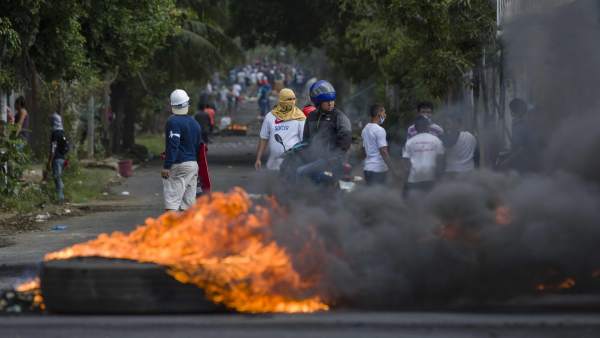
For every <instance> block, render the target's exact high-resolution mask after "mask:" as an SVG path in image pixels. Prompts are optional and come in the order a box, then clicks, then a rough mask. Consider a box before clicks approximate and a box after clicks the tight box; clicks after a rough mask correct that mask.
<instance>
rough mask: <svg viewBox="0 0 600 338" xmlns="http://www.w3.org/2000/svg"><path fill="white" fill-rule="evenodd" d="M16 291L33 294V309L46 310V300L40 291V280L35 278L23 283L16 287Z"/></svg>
mask: <svg viewBox="0 0 600 338" xmlns="http://www.w3.org/2000/svg"><path fill="white" fill-rule="evenodd" d="M15 291H17V292H24V293H33V304H32V307H33V308H39V309H40V310H42V311H43V310H44V309H45V308H46V306H45V305H44V298H43V297H42V292H41V290H40V279H39V278H37V277H36V278H33V279H30V280H28V281H26V282H23V283H21V284H19V285H17V286H15Z"/></svg>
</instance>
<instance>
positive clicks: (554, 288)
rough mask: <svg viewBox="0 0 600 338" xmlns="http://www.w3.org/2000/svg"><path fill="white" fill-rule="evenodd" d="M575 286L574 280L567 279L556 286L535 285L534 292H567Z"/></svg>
mask: <svg viewBox="0 0 600 338" xmlns="http://www.w3.org/2000/svg"><path fill="white" fill-rule="evenodd" d="M574 286H575V279H574V278H572V277H568V278H566V279H565V280H563V281H562V282H560V283H558V284H538V285H536V287H535V288H536V290H538V291H540V292H543V291H559V290H567V289H571V288H573V287H574Z"/></svg>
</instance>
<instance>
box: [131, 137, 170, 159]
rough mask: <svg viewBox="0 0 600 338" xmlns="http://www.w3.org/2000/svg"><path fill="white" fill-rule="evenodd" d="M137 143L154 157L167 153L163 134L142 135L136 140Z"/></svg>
mask: <svg viewBox="0 0 600 338" xmlns="http://www.w3.org/2000/svg"><path fill="white" fill-rule="evenodd" d="M136 142H137V143H138V144H141V145H143V146H144V147H146V149H148V151H149V152H150V154H152V155H153V156H159V155H160V154H161V153H162V152H164V151H165V137H164V135H163V134H142V135H140V136H138V137H137V138H136Z"/></svg>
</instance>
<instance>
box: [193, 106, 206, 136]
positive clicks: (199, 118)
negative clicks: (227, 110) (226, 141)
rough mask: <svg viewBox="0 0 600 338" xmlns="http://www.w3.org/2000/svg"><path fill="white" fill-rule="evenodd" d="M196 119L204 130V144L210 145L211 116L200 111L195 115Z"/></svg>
mask: <svg viewBox="0 0 600 338" xmlns="http://www.w3.org/2000/svg"><path fill="white" fill-rule="evenodd" d="M194 119H195V120H196V122H198V124H199V125H200V128H201V129H202V131H201V132H202V142H203V143H204V144H207V143H208V134H209V133H210V116H209V115H208V113H207V112H206V111H204V110H199V111H198V112H197V113H196V114H195V115H194Z"/></svg>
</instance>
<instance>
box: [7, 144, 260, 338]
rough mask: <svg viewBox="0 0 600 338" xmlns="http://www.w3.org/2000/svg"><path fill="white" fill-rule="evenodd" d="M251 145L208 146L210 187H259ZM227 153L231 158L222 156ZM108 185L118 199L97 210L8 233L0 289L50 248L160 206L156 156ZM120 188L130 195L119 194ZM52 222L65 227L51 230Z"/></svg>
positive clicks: (129, 224) (124, 227)
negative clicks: (129, 176)
mask: <svg viewBox="0 0 600 338" xmlns="http://www.w3.org/2000/svg"><path fill="white" fill-rule="evenodd" d="M255 146H256V142H254V141H253V139H251V138H248V139H246V140H244V139H243V138H226V139H224V140H220V143H219V144H214V145H213V146H211V149H212V150H211V152H213V153H214V154H215V155H214V157H215V159H213V162H212V163H211V162H209V167H210V173H211V179H212V183H213V191H228V190H230V189H231V188H233V187H235V186H241V187H244V188H248V189H249V190H250V192H253V193H260V191H258V190H257V187H258V186H257V185H255V184H252V182H253V181H255V178H256V176H257V173H256V172H255V171H254V168H253V161H252V156H251V153H253V150H252V149H253V147H255ZM227 154H229V156H231V158H232V159H233V161H231V162H224V161H221V159H226V158H227V156H226V155H227ZM249 154H250V155H249ZM209 161H210V159H209ZM219 161H220V162H219ZM110 190H111V192H112V193H113V194H114V195H117V196H120V197H119V199H118V200H116V201H112V202H103V203H99V204H96V205H92V206H91V207H92V208H93V209H95V211H93V212H90V213H89V214H86V215H84V216H77V217H69V218H62V219H51V220H50V221H48V222H46V223H44V224H41V230H40V231H34V232H26V233H21V234H17V235H15V236H12V238H11V242H12V243H13V244H12V245H8V246H4V247H1V248H0V289H6V288H9V287H11V286H13V285H15V284H16V283H18V282H19V281H22V280H25V279H28V278H30V277H33V276H35V275H37V270H38V269H37V266H38V264H39V262H41V261H42V259H43V257H44V255H45V254H46V253H48V252H52V251H56V250H59V249H62V248H64V247H67V246H69V245H72V244H75V243H79V242H83V241H86V240H89V239H93V238H95V237H96V236H97V235H99V234H101V233H107V232H108V233H110V232H113V231H125V232H128V231H131V230H133V229H134V228H135V227H136V226H137V225H139V224H143V223H144V221H145V220H146V218H148V217H156V216H158V215H160V214H161V213H162V212H163V208H164V207H163V200H162V182H161V178H160V163H159V162H155V163H150V164H147V165H145V166H143V167H140V168H139V169H138V170H136V171H135V172H134V175H133V176H132V177H131V178H129V179H127V180H126V181H125V182H124V183H123V184H121V185H118V186H114V187H111V188H110ZM123 192H127V193H128V195H127V196H126V197H124V196H122V193H123ZM56 225H65V226H67V228H66V229H65V230H61V231H56V230H53V228H54V227H55V226H56ZM0 337H1V336H0Z"/></svg>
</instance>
